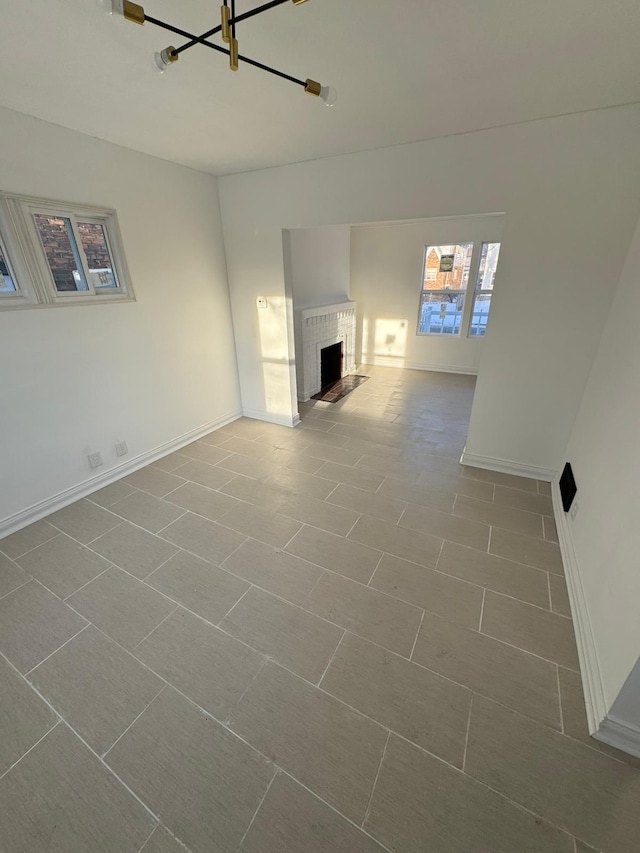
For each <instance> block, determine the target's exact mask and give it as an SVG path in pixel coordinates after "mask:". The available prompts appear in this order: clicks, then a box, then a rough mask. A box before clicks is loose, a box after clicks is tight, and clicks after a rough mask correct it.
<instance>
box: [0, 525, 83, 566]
mask: <svg viewBox="0 0 640 853" xmlns="http://www.w3.org/2000/svg"><path fill="white" fill-rule="evenodd" d="M41 521H47V519H46V518H43V519H41ZM33 524H37V522H35V521H34V522H33ZM47 524H50V525H51V527H53V529H54V530H55V531H56V532H55V533H54V534H53V536H50V537H49V539H45V540H44V542H39V543H38V544H37V545H34V546H33V548H29V549H28V550H27V551H25V552H24V553H22V554H17V555H16V556H15V557H10V556H9V555H8V554H7V552H6V551H3V550H2V548H0V552H2V553H3V554H4V556H5V557H6V558H7V560H13V562H14V563H16V564H17V565H18V566H19V565H20V563H18V560H21V559H22V558H23V557H26V556H27V554H30V553H31V552H32V551H35V550H36V548H40V546H41V545H46V544H47V542H51V540H52V539H57V538H58V536H61V535H62V530H60V528H59V527H56V526H55V524H53V523H52V522H51V521H47ZM27 527H31V525H30V524H28V525H27ZM25 529H26V528H20V530H25ZM20 530H16V533H20ZM13 535H14V534H13V533H10V534H9V536H13ZM67 535H68V534H67ZM9 536H7V537H6V538H7V539H8V538H9ZM71 538H72V539H73V537H71ZM3 540H4V537H3V539H0V545H2V542H3ZM74 541H76V542H77V541H78V540H77V539H76V540H74ZM80 544H82V543H80Z"/></svg>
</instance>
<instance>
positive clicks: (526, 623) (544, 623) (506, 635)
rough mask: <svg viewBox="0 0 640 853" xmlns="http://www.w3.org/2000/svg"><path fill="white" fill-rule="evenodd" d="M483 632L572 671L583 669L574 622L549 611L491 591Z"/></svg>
mask: <svg viewBox="0 0 640 853" xmlns="http://www.w3.org/2000/svg"><path fill="white" fill-rule="evenodd" d="M482 632H483V634H488V635H489V636H491V637H495V638H496V639H498V640H503V642H505V643H510V644H511V645H513V646H517V647H518V648H519V649H526V650H527V651H529V652H532V653H533V654H535V655H540V657H543V658H547V660H552V661H555V663H559V664H561V665H562V666H566V667H568V668H569V669H575V670H577V669H579V668H580V667H579V663H578V650H577V648H576V638H575V633H574V630H573V623H572V622H571V619H567V618H566V617H565V616H559V615H558V614H557V613H551V611H549V610H542V609H541V608H539V607H533V605H531V604H525V603H524V602H522V601H517V600H516V599H514V598H508V597H507V596H505V595H498V594H497V593H495V592H489V591H488V592H487V593H486V596H485V600H484V608H483V611H482Z"/></svg>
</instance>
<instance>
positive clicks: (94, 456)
mask: <svg viewBox="0 0 640 853" xmlns="http://www.w3.org/2000/svg"><path fill="white" fill-rule="evenodd" d="M87 459H88V460H89V465H91V467H92V468H99V467H100V466H101V465H102V454H101V453H97V452H96V453H89V455H88V456H87Z"/></svg>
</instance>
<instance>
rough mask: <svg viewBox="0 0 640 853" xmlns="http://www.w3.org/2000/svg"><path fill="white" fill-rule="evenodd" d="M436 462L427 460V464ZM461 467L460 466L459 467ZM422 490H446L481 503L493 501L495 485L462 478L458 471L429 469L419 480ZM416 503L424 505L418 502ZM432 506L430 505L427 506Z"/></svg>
mask: <svg viewBox="0 0 640 853" xmlns="http://www.w3.org/2000/svg"><path fill="white" fill-rule="evenodd" d="M432 462H436V459H435V458H434V459H429V460H426V463H425V464H431V463H432ZM457 467H459V466H457ZM418 485H419V488H420V489H424V490H428V491H431V490H432V489H446V490H447V491H448V492H453V493H454V494H456V495H466V497H468V498H477V499H478V500H480V501H492V500H493V491H494V488H495V487H494V485H493V483H483V482H482V481H481V480H472V479H471V478H470V477H461V476H459V474H458V473H457V470H455V471H454V470H449V471H446V470H437V465H436V470H434V469H432V468H427V469H426V470H425V471H424V472H423V473H422V474H421V475H420V479H419V480H418ZM415 503H422V501H416V502H415ZM426 506H430V504H426ZM438 509H439V507H438Z"/></svg>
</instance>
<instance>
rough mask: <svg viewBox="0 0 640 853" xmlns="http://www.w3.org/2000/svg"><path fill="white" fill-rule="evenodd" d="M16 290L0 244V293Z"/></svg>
mask: <svg viewBox="0 0 640 853" xmlns="http://www.w3.org/2000/svg"><path fill="white" fill-rule="evenodd" d="M16 290H17V288H16V285H15V282H14V280H13V278H12V276H11V273H10V272H9V265H8V264H7V259H6V257H5V255H4V253H3V251H2V246H0V293H15V292H16Z"/></svg>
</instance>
